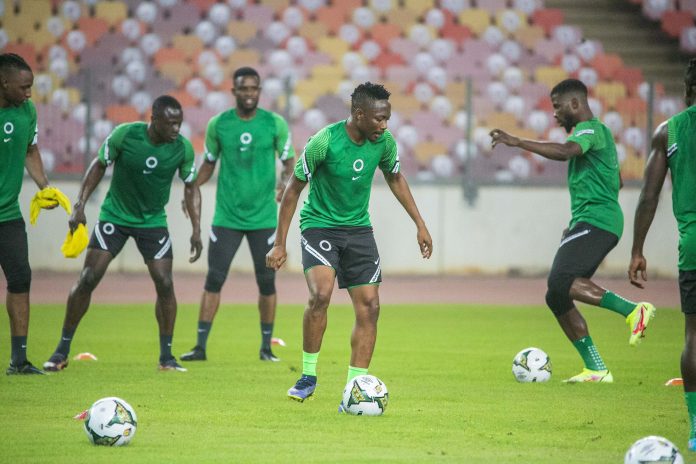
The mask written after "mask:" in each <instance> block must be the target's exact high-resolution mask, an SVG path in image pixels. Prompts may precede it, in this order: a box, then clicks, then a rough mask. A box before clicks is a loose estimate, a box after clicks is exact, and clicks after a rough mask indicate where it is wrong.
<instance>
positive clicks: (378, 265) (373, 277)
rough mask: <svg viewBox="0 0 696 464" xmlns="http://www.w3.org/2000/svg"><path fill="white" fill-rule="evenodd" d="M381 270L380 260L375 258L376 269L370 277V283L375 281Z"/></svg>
mask: <svg viewBox="0 0 696 464" xmlns="http://www.w3.org/2000/svg"><path fill="white" fill-rule="evenodd" d="M381 272H382V264H381V260H380V259H378V260H377V270H376V271H375V273H374V274H373V275H372V278H371V279H370V283H374V282H377V279H378V278H379V274H380V273H381Z"/></svg>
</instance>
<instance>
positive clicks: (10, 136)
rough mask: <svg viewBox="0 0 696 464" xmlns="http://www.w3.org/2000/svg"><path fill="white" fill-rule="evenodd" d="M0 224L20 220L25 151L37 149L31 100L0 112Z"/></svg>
mask: <svg viewBox="0 0 696 464" xmlns="http://www.w3.org/2000/svg"><path fill="white" fill-rule="evenodd" d="M0 124H2V141H0V222H6V221H11V220H13V219H19V218H21V217H22V213H21V211H20V210H19V200H18V198H19V192H20V190H22V180H23V178H24V163H25V161H26V158H27V149H28V148H29V146H31V145H36V143H37V139H38V135H37V134H38V132H37V129H36V108H35V107H34V103H32V102H31V100H26V101H25V102H24V103H22V104H21V105H19V106H8V107H5V108H0Z"/></svg>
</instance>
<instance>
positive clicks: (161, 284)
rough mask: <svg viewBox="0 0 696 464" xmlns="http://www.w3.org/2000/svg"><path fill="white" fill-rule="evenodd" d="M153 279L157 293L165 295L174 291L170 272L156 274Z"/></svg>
mask: <svg viewBox="0 0 696 464" xmlns="http://www.w3.org/2000/svg"><path fill="white" fill-rule="evenodd" d="M154 281H155V289H156V290H157V294H158V295H167V294H170V293H173V292H174V280H173V279H172V275H171V274H160V275H157V276H155V278H154Z"/></svg>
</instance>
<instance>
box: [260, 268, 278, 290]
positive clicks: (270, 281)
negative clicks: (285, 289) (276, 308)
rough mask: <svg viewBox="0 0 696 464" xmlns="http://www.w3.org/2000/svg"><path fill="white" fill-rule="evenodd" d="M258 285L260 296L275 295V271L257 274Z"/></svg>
mask: <svg viewBox="0 0 696 464" xmlns="http://www.w3.org/2000/svg"><path fill="white" fill-rule="evenodd" d="M256 285H258V287H259V294H261V295H263V296H269V295H275V292H276V288H275V273H274V272H273V271H271V272H266V271H264V272H257V273H256Z"/></svg>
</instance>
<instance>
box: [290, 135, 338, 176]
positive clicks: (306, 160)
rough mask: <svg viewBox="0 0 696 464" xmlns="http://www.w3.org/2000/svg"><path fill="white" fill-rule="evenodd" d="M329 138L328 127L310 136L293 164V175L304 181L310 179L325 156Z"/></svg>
mask: <svg viewBox="0 0 696 464" xmlns="http://www.w3.org/2000/svg"><path fill="white" fill-rule="evenodd" d="M330 138H331V134H330V133H329V130H328V127H325V128H324V129H322V130H320V131H319V132H317V133H316V134H314V135H313V136H312V137H310V139H309V141H308V142H307V145H305V149H304V151H303V152H302V156H300V159H298V160H297V164H296V165H295V177H297V178H298V179H300V180H301V181H304V182H309V181H311V180H312V175H313V174H314V172H315V171H316V170H317V168H318V167H319V166H320V165H321V163H322V162H323V161H324V158H326V152H327V150H328V148H329V139H330Z"/></svg>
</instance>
